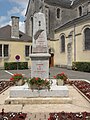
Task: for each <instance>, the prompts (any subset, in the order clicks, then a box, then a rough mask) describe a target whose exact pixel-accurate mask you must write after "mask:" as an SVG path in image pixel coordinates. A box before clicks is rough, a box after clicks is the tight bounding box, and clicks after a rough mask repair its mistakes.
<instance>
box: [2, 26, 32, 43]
mask: <svg viewBox="0 0 90 120" xmlns="http://www.w3.org/2000/svg"><path fill="white" fill-rule="evenodd" d="M0 40H10V41H13V40H15V41H16V40H18V41H25V42H30V41H31V37H29V36H28V35H26V34H25V33H23V32H21V31H19V39H17V38H16V39H15V38H11V26H10V25H7V26H4V27H2V28H0Z"/></svg>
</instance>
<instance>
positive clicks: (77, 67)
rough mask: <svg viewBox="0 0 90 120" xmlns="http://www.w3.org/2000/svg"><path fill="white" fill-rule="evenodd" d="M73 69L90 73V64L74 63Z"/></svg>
mask: <svg viewBox="0 0 90 120" xmlns="http://www.w3.org/2000/svg"><path fill="white" fill-rule="evenodd" d="M72 69H73V70H77V71H83V72H90V62H73V64H72Z"/></svg>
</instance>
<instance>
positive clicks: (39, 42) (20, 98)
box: [5, 12, 72, 104]
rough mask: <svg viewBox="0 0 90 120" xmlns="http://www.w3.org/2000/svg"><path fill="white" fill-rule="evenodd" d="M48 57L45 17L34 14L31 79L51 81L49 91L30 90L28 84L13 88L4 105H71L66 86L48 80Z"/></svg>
mask: <svg viewBox="0 0 90 120" xmlns="http://www.w3.org/2000/svg"><path fill="white" fill-rule="evenodd" d="M49 57H50V54H49V52H48V45H47V35H46V25H45V15H44V14H43V13H41V12H39V13H35V14H34V18H33V44H32V54H30V58H31V78H33V77H40V78H42V79H48V80H50V81H52V84H51V86H50V90H48V89H41V90H37V89H35V90H33V91H32V90H31V89H30V88H29V87H28V84H25V85H23V86H13V87H11V89H10V92H9V97H8V98H7V99H6V101H5V103H6V104H9V103H10V104H60V103H65V104H66V103H72V99H71V98H69V90H68V88H67V86H57V84H56V80H55V79H49Z"/></svg>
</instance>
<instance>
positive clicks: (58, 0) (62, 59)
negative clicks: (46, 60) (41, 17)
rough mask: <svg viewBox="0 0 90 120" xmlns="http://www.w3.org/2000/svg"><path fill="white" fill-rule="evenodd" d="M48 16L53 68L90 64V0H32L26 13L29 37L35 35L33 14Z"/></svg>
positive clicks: (48, 34) (51, 64)
mask: <svg viewBox="0 0 90 120" xmlns="http://www.w3.org/2000/svg"><path fill="white" fill-rule="evenodd" d="M39 11H41V12H43V13H45V17H46V30H47V37H48V47H49V52H50V54H51V58H50V66H54V65H58V66H61V67H67V68H71V67H72V62H90V0H63V1H62V0H30V1H29V3H28V7H27V11H26V20H25V26H26V34H27V35H29V36H32V33H33V15H34V13H35V12H39Z"/></svg>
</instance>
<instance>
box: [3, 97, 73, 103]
mask: <svg viewBox="0 0 90 120" xmlns="http://www.w3.org/2000/svg"><path fill="white" fill-rule="evenodd" d="M68 103H69V104H71V103H72V99H71V98H69V97H66V98H65V97H64V98H60V97H59V98H58V97H57V98H55V97H48V98H47V97H46V98H44V97H43V98H41V97H38V98H7V99H6V100H5V104H68Z"/></svg>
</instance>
